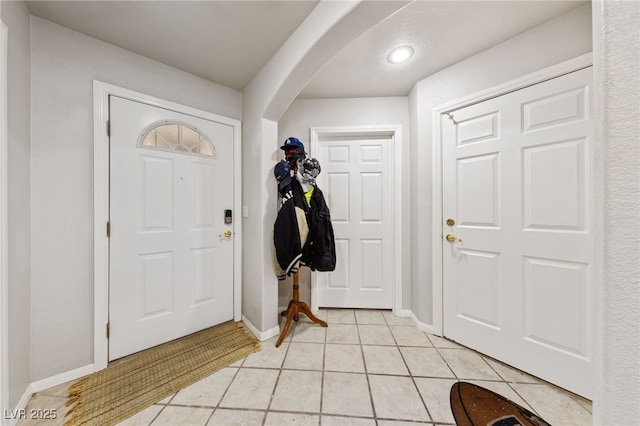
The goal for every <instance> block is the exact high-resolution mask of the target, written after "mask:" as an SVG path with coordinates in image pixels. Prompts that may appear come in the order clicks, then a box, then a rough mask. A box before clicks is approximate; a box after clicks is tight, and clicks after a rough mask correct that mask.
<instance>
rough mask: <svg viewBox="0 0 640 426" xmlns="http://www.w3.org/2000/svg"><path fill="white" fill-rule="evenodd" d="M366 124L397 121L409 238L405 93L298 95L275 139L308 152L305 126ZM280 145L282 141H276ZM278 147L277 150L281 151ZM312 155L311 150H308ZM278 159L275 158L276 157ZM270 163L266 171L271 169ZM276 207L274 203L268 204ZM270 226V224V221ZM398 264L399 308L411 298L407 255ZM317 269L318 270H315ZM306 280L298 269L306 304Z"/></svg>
mask: <svg viewBox="0 0 640 426" xmlns="http://www.w3.org/2000/svg"><path fill="white" fill-rule="evenodd" d="M368 125H401V126H402V140H399V141H397V142H398V143H400V144H402V146H403V150H402V153H403V157H402V163H403V166H402V170H400V171H399V172H400V173H402V188H403V194H402V195H403V196H402V200H403V209H402V211H403V217H402V223H403V228H404V229H403V236H402V237H403V238H402V240H403V241H405V242H408V241H409V239H410V238H409V186H410V183H409V173H408V171H409V158H410V152H409V130H410V127H409V102H408V98H407V97H390V98H360V99H316V100H314V99H299V100H296V101H294V102H293V103H292V104H291V106H290V107H289V109H288V110H287V111H286V112H285V113H284V115H283V116H282V118H281V119H280V121H279V122H278V139H279V141H280V142H282V141H284V140H285V139H286V138H288V137H290V136H295V137H297V138H299V139H300V140H301V141H302V142H303V143H304V145H305V148H306V151H307V152H310V148H311V146H310V139H309V129H310V128H311V127H334V126H368ZM280 145H282V143H280ZM281 154H282V151H280V152H279V153H278V155H281ZM310 155H311V156H314V154H313V153H310ZM278 159H279V158H278ZM274 165H275V162H274V164H272V165H271V169H270V171H271V172H273V166H274ZM275 182H276V181H275V178H274V177H273V173H271V176H270V183H271V186H272V187H273V188H274V189H273V191H275ZM272 208H273V210H274V211H276V210H277V203H275V204H274V205H273V206H272ZM272 227H273V224H272ZM400 249H402V250H403V252H404V253H409V251H408V243H405V247H403V248H398V250H400ZM403 260H404V265H403V267H402V271H403V277H402V282H403V284H404V287H403V290H402V296H403V304H402V306H403V308H405V309H408V308H409V304H410V303H409V301H410V300H411V293H410V290H411V288H410V286H409V282H410V276H409V268H408V265H409V262H410V259H409V256H405V257H404V259H403ZM318 273H321V272H318ZM310 283H311V272H310V270H309V269H308V268H303V269H301V273H300V299H301V300H304V301H306V302H307V303H308V304H310ZM291 287H292V284H291V279H290V278H288V279H286V280H285V281H284V282H281V283H279V287H278V289H279V297H278V304H279V305H280V306H284V307H286V306H287V304H288V303H289V300H290V299H291V292H292V289H291Z"/></svg>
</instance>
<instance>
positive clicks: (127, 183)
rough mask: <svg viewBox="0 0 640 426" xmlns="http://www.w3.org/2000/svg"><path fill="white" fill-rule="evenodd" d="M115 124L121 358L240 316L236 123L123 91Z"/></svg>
mask: <svg viewBox="0 0 640 426" xmlns="http://www.w3.org/2000/svg"><path fill="white" fill-rule="evenodd" d="M110 121H111V137H110V163H111V164H110V224H111V236H110V247H109V250H110V265H109V323H110V338H109V359H110V360H113V359H117V358H120V357H122V356H125V355H128V354H131V353H134V352H137V351H140V350H143V349H146V348H149V347H152V346H155V345H158V344H161V343H164V342H167V341H170V340H173V339H176V338H178V337H182V336H185V335H188V334H190V333H193V332H196V331H199V330H202V329H205V328H207V327H211V326H213V325H216V324H219V323H221V322H224V321H228V320H231V319H233V313H234V312H233V297H234V294H233V244H234V242H233V224H226V223H225V210H227V209H228V210H231V209H232V208H233V185H234V182H233V164H234V162H233V140H234V139H233V137H234V135H233V132H234V128H233V127H232V126H230V125H227V124H222V123H218V122H214V121H209V120H205V119H200V118H196V117H193V116H190V115H185V114H181V113H178V112H174V111H169V110H166V109H163V108H158V107H155V106H150V105H147V104H143V103H139V102H135V101H130V100H126V99H122V98H119V97H115V96H111V97H110ZM155 125H158V126H162V127H157V130H156V131H155V132H154V131H151V132H150V133H149V137H148V138H147V139H145V142H144V143H142V142H141V140H142V138H141V135H142V134H143V133H145V132H146V131H147V130H148V129H149V128H150V127H155ZM205 139H206V140H208V142H207V141H206V140H205ZM198 144H199V145H198ZM154 145H156V146H154ZM196 145H198V146H199V147H198V148H193V149H192V148H191V147H195V146H196ZM226 231H230V232H227V234H226V235H225V232H226Z"/></svg>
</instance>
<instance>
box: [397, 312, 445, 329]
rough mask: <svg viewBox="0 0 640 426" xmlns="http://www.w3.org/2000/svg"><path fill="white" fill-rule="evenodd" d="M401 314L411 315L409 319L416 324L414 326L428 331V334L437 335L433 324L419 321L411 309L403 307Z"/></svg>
mask: <svg viewBox="0 0 640 426" xmlns="http://www.w3.org/2000/svg"><path fill="white" fill-rule="evenodd" d="M402 316H403V317H404V316H406V317H411V319H412V320H413V323H414V324H415V325H416V327H418V328H419V329H420V331H424V332H425V333H429V334H434V335H436V336H437V335H438V334H437V333H436V332H435V330H434V328H433V325H431V324H427V323H424V322H420V321H419V320H418V318H417V317H416V316H415V314H414V313H413V311H410V310H409V309H405V310H404V311H403V312H402Z"/></svg>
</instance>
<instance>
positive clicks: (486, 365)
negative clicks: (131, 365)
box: [18, 310, 591, 426]
mask: <svg viewBox="0 0 640 426" xmlns="http://www.w3.org/2000/svg"><path fill="white" fill-rule="evenodd" d="M319 317H320V318H322V319H324V320H326V321H327V322H328V323H329V327H328V328H322V327H319V326H318V325H316V324H313V323H311V322H310V321H309V320H308V319H307V318H306V317H304V316H302V317H301V320H300V322H299V323H297V324H294V326H293V327H292V328H291V330H290V331H289V334H288V336H287V338H286V339H285V341H284V342H283V344H282V345H281V346H280V347H279V348H276V347H275V341H276V338H273V339H270V340H269V341H266V342H262V351H261V352H258V353H255V354H252V355H250V356H248V357H247V358H245V359H243V360H241V361H239V362H237V363H235V364H234V365H232V366H230V367H227V368H225V369H224V370H221V371H219V372H217V373H215V374H213V375H212V376H210V377H208V378H206V379H204V380H201V381H200V382H198V383H195V384H194V385H192V386H190V387H188V388H186V389H183V390H181V391H180V392H178V393H176V394H175V395H172V396H170V397H168V398H166V399H165V400H163V401H160V402H159V403H157V404H155V405H153V406H152V407H150V408H148V409H146V410H144V411H142V412H140V413H138V414H137V415H135V416H133V417H131V418H130V419H128V420H126V421H124V422H122V423H121V425H123V426H124V425H127V426H129V425H143V426H147V425H153V426H158V425H172V426H174V425H289V424H297V425H315V426H318V425H322V426H325V425H354V426H358V425H379V426H400V425H420V424H428V425H444V424H454V420H453V416H452V415H451V410H450V408H449V389H450V388H451V385H452V384H453V383H455V382H456V381H458V380H464V381H469V382H472V383H475V384H478V385H481V386H483V387H486V388H488V389H491V390H493V391H495V392H497V393H499V394H501V395H503V396H505V397H507V398H509V399H511V400H512V401H515V402H517V403H519V404H521V405H523V406H524V407H526V408H528V409H529V410H531V411H534V412H536V413H537V414H539V415H540V416H541V417H543V418H544V419H545V420H546V421H547V422H549V423H551V424H553V425H556V426H557V425H590V424H591V402H590V401H587V400H585V399H583V398H580V397H578V396H576V395H573V394H570V393H568V392H566V391H563V390H561V389H559V388H557V387H554V386H552V385H549V384H547V383H545V382H542V381H541V380H538V379H536V378H534V377H531V376H529V375H527V374H524V373H522V372H520V371H518V370H515V369H513V368H511V367H509V366H506V365H504V364H501V363H499V362H497V361H495V360H492V359H490V358H487V357H484V356H482V355H480V354H478V353H476V352H474V351H471V350H469V349H467V348H464V347H462V346H459V345H457V344H456V343H454V342H451V341H448V340H446V339H442V338H439V337H437V336H433V335H430V334H426V333H423V332H422V331H420V330H419V329H418V328H417V327H416V326H415V325H414V324H413V323H412V321H411V320H410V319H408V318H399V317H396V316H394V315H393V314H391V313H390V312H387V311H369V310H321V311H320V314H319ZM64 397H65V386H59V387H57V388H53V389H50V390H47V391H44V392H41V393H38V394H36V395H34V397H33V398H32V399H31V401H30V402H29V405H28V408H29V409H31V408H45V409H52V408H55V409H57V410H58V413H62V414H61V415H59V416H58V419H56V420H55V421H48V422H41V423H40V424H51V425H53V424H62V423H64V419H63V413H64V403H65V398H64ZM33 423H34V422H33V421H21V422H19V423H18V424H19V425H28V424H33Z"/></svg>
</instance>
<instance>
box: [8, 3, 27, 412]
mask: <svg viewBox="0 0 640 426" xmlns="http://www.w3.org/2000/svg"><path fill="white" fill-rule="evenodd" d="M2 21H3V22H4V23H5V25H6V26H7V28H8V31H9V34H8V42H9V43H8V75H7V86H8V93H7V103H8V105H9V110H8V129H7V130H8V160H7V162H8V164H9V167H8V185H9V193H8V204H9V215H8V228H9V232H8V234H9V235H8V238H9V241H8V243H9V247H8V252H9V253H8V263H9V267H8V275H9V276H8V279H9V280H8V281H9V289H8V299H9V313H8V319H9V324H8V327H9V329H8V331H9V333H8V334H9V335H8V343H9V344H8V347H9V360H8V361H9V366H8V367H9V403H10V404H11V405H10V407H15V404H16V403H17V402H18V400H19V399H20V397H21V396H22V394H23V392H24V390H25V388H26V387H27V385H28V384H29V383H30V376H29V355H30V352H29V350H30V349H29V347H30V312H31V308H30V300H29V298H30V286H29V281H30V260H29V257H30V238H29V235H30V228H29V215H30V188H29V187H30V177H29V175H30V173H29V171H30V165H29V163H30V160H29V155H30V154H29V145H30V138H31V130H30V112H29V105H30V99H29V98H30V76H31V71H30V68H31V60H30V56H29V43H30V40H29V39H30V37H29V12H28V10H27V7H26V6H25V4H24V3H23V2H21V1H20V2H3V4H2ZM2 408H9V407H2Z"/></svg>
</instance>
